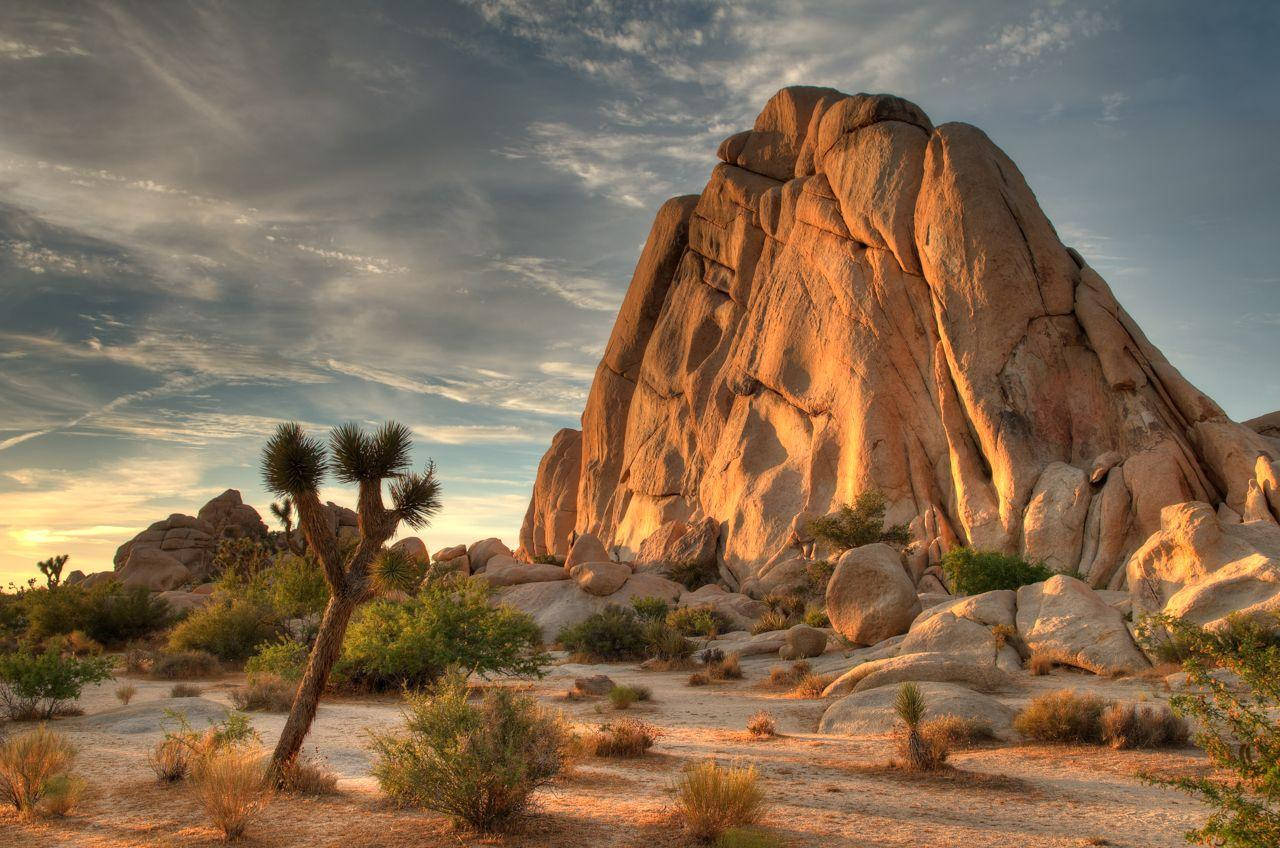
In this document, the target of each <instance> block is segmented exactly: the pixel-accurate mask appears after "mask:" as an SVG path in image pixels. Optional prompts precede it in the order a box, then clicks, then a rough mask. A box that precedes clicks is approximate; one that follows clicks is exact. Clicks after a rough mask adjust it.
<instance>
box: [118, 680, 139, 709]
mask: <svg viewBox="0 0 1280 848" xmlns="http://www.w3.org/2000/svg"><path fill="white" fill-rule="evenodd" d="M136 694H138V687H137V686H134V685H133V684H132V683H125V684H123V685H121V686H117V687H116V700H117V701H119V702H120V703H122V704H124V705H125V706H128V705H129V702H130V701H132V700H133V696H134V695H136Z"/></svg>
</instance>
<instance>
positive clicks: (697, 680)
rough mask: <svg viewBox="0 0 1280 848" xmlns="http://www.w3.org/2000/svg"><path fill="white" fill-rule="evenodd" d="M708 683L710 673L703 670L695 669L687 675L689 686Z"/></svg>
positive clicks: (709, 681)
mask: <svg viewBox="0 0 1280 848" xmlns="http://www.w3.org/2000/svg"><path fill="white" fill-rule="evenodd" d="M710 683H711V675H709V674H707V673H706V672H705V671H695V672H694V673H693V674H691V675H689V685H690V686H706V685H708V684H710Z"/></svg>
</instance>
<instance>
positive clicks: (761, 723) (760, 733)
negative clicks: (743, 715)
mask: <svg viewBox="0 0 1280 848" xmlns="http://www.w3.org/2000/svg"><path fill="white" fill-rule="evenodd" d="M747 732H748V733H750V734H751V735H752V736H754V737H756V738H757V739H765V738H768V737H770V736H777V735H778V724H777V722H775V721H774V719H773V714H772V713H769V712H767V711H765V710H760V711H759V712H757V713H753V714H752V716H751V718H749V719H747Z"/></svg>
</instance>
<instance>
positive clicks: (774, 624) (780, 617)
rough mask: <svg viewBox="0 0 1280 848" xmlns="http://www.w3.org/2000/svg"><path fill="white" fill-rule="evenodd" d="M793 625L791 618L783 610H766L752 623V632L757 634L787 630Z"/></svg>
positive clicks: (754, 634)
mask: <svg viewBox="0 0 1280 848" xmlns="http://www.w3.org/2000/svg"><path fill="white" fill-rule="evenodd" d="M790 626H791V618H790V616H788V615H787V614H786V613H785V612H783V611H782V610H776V609H771V610H765V611H764V612H763V613H762V614H761V615H760V617H759V618H758V619H756V622H755V624H753V625H751V634H752V635H753V636H757V635H759V634H761V633H769V632H770V631H773V630H786V629H787V628H788V627H790Z"/></svg>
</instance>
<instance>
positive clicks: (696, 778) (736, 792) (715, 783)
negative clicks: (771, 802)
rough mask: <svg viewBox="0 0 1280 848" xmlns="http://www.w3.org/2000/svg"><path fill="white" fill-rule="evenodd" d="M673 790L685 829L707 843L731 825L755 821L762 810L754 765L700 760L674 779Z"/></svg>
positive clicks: (736, 825) (758, 782)
mask: <svg viewBox="0 0 1280 848" xmlns="http://www.w3.org/2000/svg"><path fill="white" fill-rule="evenodd" d="M675 793H676V810H677V812H678V813H679V814H680V817H681V818H682V819H683V820H684V826H685V830H687V831H688V832H689V835H690V836H692V837H693V838H694V839H700V840H703V841H706V842H710V841H712V840H714V839H718V838H720V836H722V835H723V834H724V832H725V831H727V830H729V829H730V828H733V827H741V826H743V825H752V824H755V823H756V822H758V821H760V819H761V817H763V815H764V811H765V800H764V789H763V787H761V785H760V776H759V773H758V772H757V771H756V768H755V766H753V765H746V766H721V765H718V764H716V763H715V762H713V761H710V760H708V761H707V762H704V763H699V764H698V765H696V766H691V767H690V768H688V769H686V770H685V772H684V774H682V775H681V776H680V777H679V778H678V779H677V780H676V784H675Z"/></svg>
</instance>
